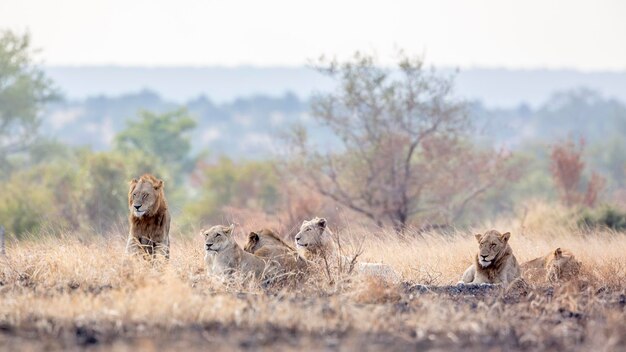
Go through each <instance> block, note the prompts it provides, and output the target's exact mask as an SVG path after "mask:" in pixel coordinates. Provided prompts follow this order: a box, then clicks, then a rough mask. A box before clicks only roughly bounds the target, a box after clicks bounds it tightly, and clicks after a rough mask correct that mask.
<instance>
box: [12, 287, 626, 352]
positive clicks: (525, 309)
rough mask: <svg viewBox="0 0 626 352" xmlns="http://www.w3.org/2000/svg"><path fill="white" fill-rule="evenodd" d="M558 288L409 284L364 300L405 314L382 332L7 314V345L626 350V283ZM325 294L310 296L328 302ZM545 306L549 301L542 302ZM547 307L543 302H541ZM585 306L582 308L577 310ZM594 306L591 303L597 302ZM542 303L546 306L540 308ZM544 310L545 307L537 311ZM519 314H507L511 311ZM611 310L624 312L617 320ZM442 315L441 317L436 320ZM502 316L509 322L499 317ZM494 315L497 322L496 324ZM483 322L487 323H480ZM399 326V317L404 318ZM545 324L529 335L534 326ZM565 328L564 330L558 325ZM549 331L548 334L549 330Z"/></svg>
mask: <svg viewBox="0 0 626 352" xmlns="http://www.w3.org/2000/svg"><path fill="white" fill-rule="evenodd" d="M555 290H556V291H558V288H554V287H538V288H537V287H535V288H533V289H523V290H518V291H515V292H507V291H506V290H504V289H502V288H500V287H498V286H493V285H465V286H425V285H412V284H408V283H406V284H403V285H401V287H400V288H399V294H398V295H397V296H395V297H394V298H392V299H385V300H383V301H382V302H378V303H369V304H361V305H359V309H374V308H376V306H378V305H384V306H385V307H386V308H387V309H389V311H390V312H391V314H390V316H389V319H390V320H401V321H403V323H402V324H399V326H400V328H399V329H394V330H388V331H385V330H384V329H383V330H381V331H379V332H367V331H360V330H358V329H356V328H354V327H347V328H342V329H332V328H331V329H328V330H324V331H310V330H305V329H300V328H298V327H285V326H277V325H264V326H246V325H225V324H223V323H219V322H206V323H204V324H193V325H185V326H178V327H175V328H171V327H167V328H165V327H159V326H158V324H154V325H152V326H142V327H135V326H118V325H114V324H112V323H101V322H92V323H84V322H82V323H80V325H78V324H77V323H76V322H71V321H70V322H48V323H50V324H47V325H46V326H53V327H52V328H46V329H41V328H39V327H38V326H39V325H41V324H39V323H38V322H37V321H33V324H32V326H29V325H27V326H20V327H16V326H13V325H11V324H10V323H8V322H6V321H3V322H2V320H0V322H2V323H1V324H0V349H1V350H6V351H29V350H33V351H35V350H46V351H54V350H94V351H99V350H107V351H109V350H115V351H136V350H145V351H153V350H179V351H196V350H207V349H210V350H224V351H226V350H229V351H230V350H233V349H238V350H268V351H279V350H304V349H306V350H358V351H375V350H385V351H406V350H440V351H485V350H488V351H514V350H520V351H524V350H554V351H561V350H568V351H575V350H580V351H585V350H590V349H594V350H595V349H597V350H606V351H623V350H626V325H625V324H626V322H625V321H624V320H623V319H621V318H623V317H625V316H626V313H625V312H626V308H625V306H626V294H625V290H624V289H619V288H618V289H615V288H607V287H600V288H594V289H589V288H587V289H585V290H581V291H579V293H578V294H577V295H575V297H576V298H575V299H577V300H578V303H577V304H574V305H572V306H570V307H569V308H567V307H565V306H563V305H562V304H560V303H557V302H555V301H556V299H555V298H554V296H555ZM324 299H326V298H325V297H314V298H310V299H309V300H311V301H312V302H309V303H312V304H323V300H324ZM433 304H435V305H440V306H441V309H448V310H452V311H458V312H459V314H462V313H463V312H470V314H471V312H474V311H475V312H476V314H477V315H480V314H481V308H480V307H485V306H486V307H494V306H495V305H499V307H501V308H500V312H501V316H492V317H487V318H486V321H487V322H482V323H480V320H479V322H478V326H477V327H476V328H475V329H474V330H473V331H468V330H467V329H464V328H459V327H457V326H452V325H451V326H450V327H449V331H446V330H441V329H430V328H429V326H428V323H427V322H426V323H424V322H422V323H421V324H418V325H417V326H413V325H412V324H411V323H410V321H411V318H412V317H415V316H419V314H422V313H423V306H424V305H429V306H432V305H433ZM542 305H543V307H542ZM538 306H539V308H537V307H538ZM572 307H578V309H572ZM590 307H591V308H590ZM537 309H538V310H537ZM537 312H540V313H537ZM507 314H508V315H510V316H513V317H517V318H518V319H507V318H506V315H507ZM610 317H617V318H616V319H615V318H613V319H610ZM436 318H437V317H434V318H433V319H436ZM498 319H502V321H503V323H502V324H500V325H501V326H499V324H498V323H497V320H498ZM490 320H494V321H496V323H495V324H491V323H490ZM480 324H483V325H484V326H483V325H480ZM396 325H398V324H396ZM537 327H538V328H539V331H540V333H539V334H536V335H534V338H529V337H528V334H527V331H526V330H531V329H532V328H535V329H536V328H537ZM559 329H561V330H562V331H563V333H559V334H556V333H554V332H555V331H561V330H559ZM541 331H544V332H545V333H543V334H542V333H541Z"/></svg>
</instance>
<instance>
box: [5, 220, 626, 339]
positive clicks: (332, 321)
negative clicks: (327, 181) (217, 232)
mask: <svg viewBox="0 0 626 352" xmlns="http://www.w3.org/2000/svg"><path fill="white" fill-rule="evenodd" d="M529 218H531V217H529ZM243 226H244V227H247V225H243ZM491 227H494V228H507V229H510V230H511V232H512V233H513V236H512V237H511V239H510V245H511V247H512V248H513V249H514V251H515V254H516V256H517V258H518V259H519V260H520V261H526V260H529V259H532V258H535V257H538V256H540V255H542V254H543V253H546V252H548V251H550V250H553V249H554V248H556V247H559V246H562V245H566V246H567V247H568V248H569V249H570V250H571V251H572V252H574V253H576V256H577V258H578V259H579V260H580V261H581V262H582V270H581V272H580V274H579V275H578V277H577V278H576V280H574V281H572V282H570V283H567V284H557V285H552V284H546V283H540V282H532V281H531V282H530V283H531V286H530V288H528V290H526V291H524V292H521V293H515V292H513V293H511V292H506V291H504V290H502V289H500V288H490V287H471V286H468V287H465V288H458V287H457V286H450V285H453V284H454V283H456V281H457V280H458V277H459V275H460V274H461V273H462V272H463V270H464V269H465V268H466V267H467V266H468V265H469V264H471V263H472V261H473V256H474V255H475V250H476V240H475V239H474V237H473V236H472V235H471V233H473V231H472V232H457V233H456V234H453V235H451V236H450V235H441V234H439V233H435V232H433V233H424V234H422V235H421V236H418V235H417V234H415V233H413V232H412V231H406V232H405V235H403V236H400V237H399V236H397V234H396V233H395V232H393V231H380V230H379V231H371V230H370V229H366V228H359V227H348V228H344V229H340V231H338V236H340V237H341V238H342V246H343V248H345V250H346V251H347V252H348V253H349V252H350V251H352V250H353V249H354V248H357V247H359V246H361V245H362V248H363V253H362V255H361V256H360V257H359V260H363V261H376V262H384V263H387V264H389V265H391V266H392V267H393V268H394V269H395V270H396V271H398V272H400V273H402V276H403V283H402V284H400V285H389V284H385V285H380V284H379V282H378V281H376V280H374V281H373V280H372V279H371V278H367V277H365V278H362V277H360V276H359V275H357V274H356V273H352V274H351V275H347V276H343V277H337V278H336V279H335V280H334V282H333V283H330V282H329V281H328V280H327V278H326V277H325V275H324V274H321V275H318V276H315V275H313V276H311V277H310V278H309V279H308V280H302V281H301V282H299V284H298V286H297V289H281V288H280V287H273V286H258V285H254V284H251V283H250V282H247V281H237V280H234V281H226V282H222V281H216V280H214V279H212V278H210V277H208V276H207V275H206V272H205V268H204V263H203V260H202V257H203V242H202V240H203V239H202V238H200V237H199V236H198V237H193V238H190V237H185V236H183V235H181V234H180V233H178V232H177V231H174V237H173V239H174V241H173V242H172V257H171V260H170V262H169V263H168V264H167V265H165V266H158V267H155V266H153V265H150V264H149V263H147V262H144V261H141V260H133V259H130V258H129V257H126V256H123V255H120V253H122V252H123V245H124V243H123V236H122V235H121V234H118V235H115V236H114V237H113V240H110V241H105V240H103V239H101V238H82V239H80V240H79V239H78V237H77V236H73V235H72V236H61V237H57V236H55V237H45V238H43V239H40V240H37V241H29V240H22V241H19V242H17V241H10V242H9V243H8V247H7V257H6V258H5V259H0V301H1V302H2V304H1V305H0V344H1V345H2V346H5V347H6V348H8V349H13V350H15V349H16V348H18V347H19V348H21V349H23V348H29V346H30V347H31V348H34V349H41V348H44V346H47V348H52V349H74V348H76V346H77V345H92V344H93V345H99V346H102V347H103V348H105V349H113V350H128V349H138V348H155V349H174V348H183V349H185V350H203V349H206V348H207V346H209V345H210V346H211V348H214V349H218V350H227V349H231V350H232V349H248V348H249V349H264V348H268V349H272V350H276V349H299V350H301V349H306V348H311V349H338V348H340V347H341V348H343V349H376V348H385V349H391V350H407V349H425V348H436V349H445V350H467V349H470V350H474V349H485V348H487V349H490V348H496V349H506V350H537V349H553V350H568V351H576V350H580V351H583V350H607V351H611V350H622V349H624V348H625V347H626V339H625V338H624V336H626V327H625V326H624V324H623V322H624V321H625V320H626V257H625V255H624V253H626V237H625V236H624V235H623V234H617V233H613V232H603V233H594V234H581V233H577V232H575V231H572V229H571V228H567V227H561V226H552V227H543V228H541V229H538V228H534V229H533V230H532V231H526V233H525V234H524V235H522V234H521V231H520V228H519V227H518V226H516V225H515V224H514V223H513V222H500V223H497V224H486V225H485V226H484V228H491ZM244 233H247V231H246V232H240V233H238V236H239V237H238V238H237V239H238V241H240V243H242V242H243V241H244V240H245V238H244V237H245V236H243V234H244ZM589 236H594V240H593V241H590V240H589ZM431 285H437V286H431ZM34 337H36V339H34Z"/></svg>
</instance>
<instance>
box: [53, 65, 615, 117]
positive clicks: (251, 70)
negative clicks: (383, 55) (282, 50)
mask: <svg viewBox="0 0 626 352" xmlns="http://www.w3.org/2000/svg"><path fill="white" fill-rule="evenodd" d="M45 70H46V72H47V73H48V75H49V76H50V77H51V78H52V79H53V80H54V81H55V82H56V83H57V85H58V86H59V87H60V88H61V89H62V91H64V92H65V95H66V97H67V98H68V99H69V100H76V99H85V98H88V97H92V96H97V95H107V96H119V95H123V94H127V93H129V92H139V91H142V90H150V91H153V92H155V93H157V94H159V95H160V96H161V97H163V98H164V99H165V100H168V101H173V102H177V103H183V102H187V101H189V100H192V99H195V98H197V97H199V96H206V97H207V98H208V99H210V100H211V101H213V102H216V103H220V104H221V103H225V102H231V101H233V100H235V99H237V98H241V97H250V96H255V95H265V96H271V97H280V96H283V95H284V94H285V93H287V92H291V93H293V94H294V95H296V96H297V97H298V98H300V99H303V100H306V99H307V98H308V97H309V96H310V95H311V93H312V92H315V91H326V90H329V89H332V87H333V82H332V81H330V80H329V79H328V78H327V77H325V76H323V75H321V74H319V73H317V72H316V71H314V70H313V69H310V68H305V67H299V68H298V67H296V68H288V67H270V68H259V67H233V68H227V67H170V68H167V67H159V68H146V67H114V66H110V67H109V66H102V67H47V68H45ZM441 72H442V73H443V74H453V73H454V71H453V70H451V69H442V70H441ZM579 87H586V88H589V89H592V90H595V91H597V92H599V93H600V94H601V95H603V96H605V97H608V98H615V99H619V100H621V101H622V102H626V72H580V71H573V70H507V69H497V68H494V69H463V70H460V71H459V73H458V75H457V76H456V93H457V95H459V96H461V97H464V98H466V99H469V100H477V101H480V102H481V103H482V104H483V105H485V106H486V107H489V108H493V107H499V108H511V107H516V106H518V105H520V104H528V105H529V106H531V107H538V106H539V105H540V104H542V103H543V102H545V101H546V99H548V97H549V96H550V95H551V94H553V93H555V92H557V91H563V90H571V89H575V88H579Z"/></svg>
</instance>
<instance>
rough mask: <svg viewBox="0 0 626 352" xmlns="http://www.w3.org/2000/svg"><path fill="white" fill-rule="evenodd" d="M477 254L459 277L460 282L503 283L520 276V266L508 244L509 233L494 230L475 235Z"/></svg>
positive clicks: (505, 283)
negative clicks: (472, 262) (471, 263)
mask: <svg viewBox="0 0 626 352" xmlns="http://www.w3.org/2000/svg"><path fill="white" fill-rule="evenodd" d="M475 237H476V240H477V241H478V254H476V258H475V263H474V264H473V265H471V266H470V267H469V268H467V270H465V273H463V276H462V278H461V282H462V283H474V284H482V283H488V284H504V285H507V284H509V283H511V282H512V281H513V280H515V279H516V278H518V277H520V268H519V265H518V264H517V259H515V256H514V255H513V251H512V250H511V247H510V246H509V238H510V237H511V234H510V233H509V232H506V233H504V234H500V233H499V232H498V231H496V230H491V231H487V232H486V233H485V234H484V235H480V234H478V235H476V236H475Z"/></svg>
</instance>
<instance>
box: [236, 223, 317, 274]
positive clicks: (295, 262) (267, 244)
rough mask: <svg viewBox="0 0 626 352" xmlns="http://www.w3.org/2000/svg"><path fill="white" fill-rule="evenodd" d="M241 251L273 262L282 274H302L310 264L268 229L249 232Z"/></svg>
mask: <svg viewBox="0 0 626 352" xmlns="http://www.w3.org/2000/svg"><path fill="white" fill-rule="evenodd" d="M243 249H244V250H245V251H246V252H248V253H252V254H254V255H256V256H259V257H261V258H265V259H269V260H272V261H275V262H276V263H277V264H278V266H279V268H280V271H282V272H292V273H297V272H302V273H303V272H306V271H307V270H308V269H309V267H310V266H311V264H312V263H311V262H309V261H308V260H306V259H304V258H303V257H301V256H300V255H299V254H298V252H297V251H296V250H295V249H294V248H292V247H291V246H289V245H288V244H287V243H285V241H283V240H282V239H281V238H280V237H278V236H277V235H276V234H275V233H274V232H273V231H272V230H269V229H263V230H260V231H254V232H250V234H249V235H248V242H247V243H246V245H245V246H244V247H243Z"/></svg>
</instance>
